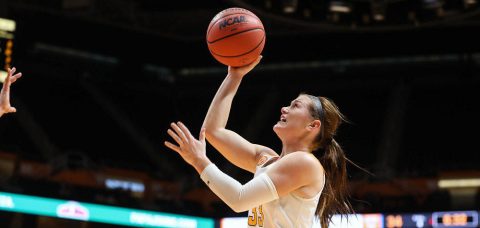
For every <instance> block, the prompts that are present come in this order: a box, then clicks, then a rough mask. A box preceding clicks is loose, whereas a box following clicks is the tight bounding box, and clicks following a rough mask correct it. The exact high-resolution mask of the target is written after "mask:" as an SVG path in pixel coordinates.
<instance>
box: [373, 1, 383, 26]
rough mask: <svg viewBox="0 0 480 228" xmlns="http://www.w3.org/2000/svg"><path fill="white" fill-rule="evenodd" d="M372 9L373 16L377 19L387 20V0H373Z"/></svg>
mask: <svg viewBox="0 0 480 228" xmlns="http://www.w3.org/2000/svg"><path fill="white" fill-rule="evenodd" d="M371 9H372V16H373V19H374V20H375V21H383V20H385V1H383V0H372V3H371Z"/></svg>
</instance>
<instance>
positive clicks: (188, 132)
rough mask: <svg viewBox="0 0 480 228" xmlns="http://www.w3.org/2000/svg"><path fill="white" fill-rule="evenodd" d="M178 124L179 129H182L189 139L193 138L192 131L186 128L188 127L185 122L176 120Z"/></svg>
mask: <svg viewBox="0 0 480 228" xmlns="http://www.w3.org/2000/svg"><path fill="white" fill-rule="evenodd" d="M178 126H179V127H180V129H182V132H183V133H185V136H186V137H188V139H189V140H192V139H193V136H192V133H190V130H188V128H187V126H185V124H183V123H182V122H180V121H178Z"/></svg>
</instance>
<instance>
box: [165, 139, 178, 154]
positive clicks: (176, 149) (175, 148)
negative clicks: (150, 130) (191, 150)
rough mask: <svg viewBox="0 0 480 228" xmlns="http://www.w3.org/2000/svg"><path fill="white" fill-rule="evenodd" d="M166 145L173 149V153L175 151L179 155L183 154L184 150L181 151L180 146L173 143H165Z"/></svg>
mask: <svg viewBox="0 0 480 228" xmlns="http://www.w3.org/2000/svg"><path fill="white" fill-rule="evenodd" d="M164 144H165V146H166V147H168V148H170V149H172V150H173V151H175V152H177V153H181V152H182V150H180V148H179V147H178V146H175V145H173V144H172V143H171V142H168V141H165V142H164Z"/></svg>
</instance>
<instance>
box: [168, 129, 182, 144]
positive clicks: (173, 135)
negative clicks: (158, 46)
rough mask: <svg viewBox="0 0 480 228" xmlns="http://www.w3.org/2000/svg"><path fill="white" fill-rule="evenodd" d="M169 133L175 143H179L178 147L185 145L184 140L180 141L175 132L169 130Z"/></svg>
mask: <svg viewBox="0 0 480 228" xmlns="http://www.w3.org/2000/svg"><path fill="white" fill-rule="evenodd" d="M167 133H168V134H169V135H170V136H171V137H172V138H173V140H175V142H177V144H178V145H180V146H182V145H183V142H182V139H180V137H178V135H177V134H175V132H173V131H172V130H170V129H168V130H167Z"/></svg>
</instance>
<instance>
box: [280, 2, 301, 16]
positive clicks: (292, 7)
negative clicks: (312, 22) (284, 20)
mask: <svg viewBox="0 0 480 228" xmlns="http://www.w3.org/2000/svg"><path fill="white" fill-rule="evenodd" d="M297 6H298V0H283V1H282V8H283V12H284V13H295V11H297Z"/></svg>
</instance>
